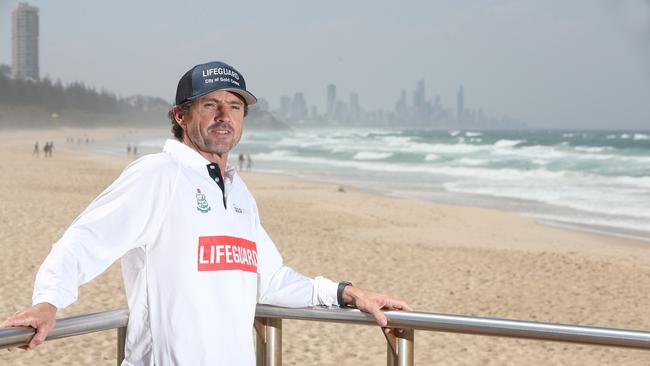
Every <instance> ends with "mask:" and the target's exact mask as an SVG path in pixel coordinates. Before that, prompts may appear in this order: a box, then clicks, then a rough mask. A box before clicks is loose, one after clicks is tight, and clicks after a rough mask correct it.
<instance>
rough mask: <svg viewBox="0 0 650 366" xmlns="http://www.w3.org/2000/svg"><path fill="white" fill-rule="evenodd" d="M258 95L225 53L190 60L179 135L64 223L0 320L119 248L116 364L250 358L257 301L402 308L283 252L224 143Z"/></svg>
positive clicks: (29, 320) (26, 318)
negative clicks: (120, 332) (122, 319)
mask: <svg viewBox="0 0 650 366" xmlns="http://www.w3.org/2000/svg"><path fill="white" fill-rule="evenodd" d="M256 101H257V99H256V98H255V96H253V94H251V93H250V92H248V91H247V90H246V83H245V81H244V78H243V76H242V75H241V74H240V73H239V72H238V71H237V70H235V69H234V68H233V67H231V66H229V65H227V64H225V63H222V62H210V63H206V64H201V65H197V66H195V67H193V68H192V69H190V70H189V71H188V72H187V73H185V74H184V75H183V76H182V77H181V79H180V81H179V83H178V88H177V91H176V102H175V105H174V106H173V108H172V110H171V111H170V113H169V116H170V118H171V121H172V131H173V133H174V136H175V137H176V141H174V140H168V141H167V143H166V144H165V147H164V150H163V152H162V153H159V154H153V155H147V156H144V157H142V158H141V159H139V160H137V161H135V162H133V163H132V164H131V165H129V166H128V167H127V168H126V169H125V170H124V172H123V173H122V174H121V175H120V177H119V178H118V179H117V180H116V181H115V182H113V184H111V185H110V186H109V187H108V188H107V189H106V190H105V191H104V192H103V193H102V194H100V195H99V197H97V198H96V199H95V201H93V202H92V203H91V204H90V206H89V207H88V208H87V209H86V210H85V211H84V212H83V213H82V214H81V215H80V216H79V217H78V218H77V219H76V220H75V221H74V222H73V223H72V225H71V226H70V227H69V228H68V230H66V232H65V233H64V234H63V237H62V238H61V239H60V240H59V242H58V243H57V244H55V245H54V246H53V248H52V251H51V252H50V254H49V255H48V257H47V258H46V259H45V261H44V263H43V265H42V266H41V268H40V270H39V271H38V274H37V276H36V283H35V288H34V296H33V304H34V305H33V306H32V307H31V308H27V309H25V310H23V311H21V312H18V313H16V314H15V315H14V316H12V317H10V318H9V319H7V320H6V321H5V322H4V323H3V324H2V326H30V327H33V328H35V329H36V330H37V332H36V334H35V336H34V337H33V338H32V340H31V341H30V342H29V344H28V345H26V348H28V349H31V348H34V347H36V346H37V345H39V344H40V343H42V342H43V341H44V339H45V337H46V336H47V333H48V332H49V331H50V329H51V328H52V326H53V325H54V321H55V315H56V311H57V309H60V308H63V307H66V306H68V305H70V304H71V303H72V302H74V301H75V300H76V298H77V289H78V286H79V285H80V284H83V283H85V282H88V281H90V280H91V279H92V278H94V277H95V276H97V275H98V274H100V273H101V272H102V271H104V270H105V269H106V268H108V267H109V266H110V264H111V263H112V262H113V261H114V260H116V259H117V258H121V261H122V274H123V278H124V285H125V290H126V295H127V301H128V305H129V311H130V316H129V324H128V330H127V337H126V349H125V356H126V359H125V361H124V363H123V365H159V366H160V365H253V364H254V363H255V356H254V352H253V342H252V337H251V334H250V332H251V329H252V325H253V319H254V315H255V305H256V303H265V304H272V305H279V306H292V307H301V306H311V305H340V306H344V305H350V306H354V307H357V308H359V309H361V310H363V311H366V312H368V313H370V314H372V315H373V316H374V317H375V319H376V320H377V323H378V324H379V325H381V326H386V325H387V320H386V317H385V316H384V314H383V312H382V311H381V309H407V310H408V309H409V307H408V305H407V304H406V303H404V302H403V301H400V300H396V299H392V298H390V297H388V296H386V295H382V294H378V293H374V292H370V291H367V290H363V289H360V288H356V287H353V286H351V285H350V284H349V283H347V282H341V283H335V282H332V281H330V280H328V279H326V278H323V277H316V278H315V279H310V278H307V277H305V276H303V275H301V274H299V273H297V272H295V271H293V270H292V269H291V268H289V267H286V266H284V265H283V264H282V257H281V256H280V254H279V253H278V251H277V249H276V247H275V245H274V244H273V242H272V241H271V239H270V238H269V236H268V235H267V234H266V232H265V231H264V228H263V227H262V225H261V224H260V220H259V215H258V211H257V205H256V203H255V200H254V199H253V197H252V196H251V194H250V192H249V191H248V189H247V188H246V186H245V185H244V183H243V182H242V180H241V179H240V177H239V175H238V174H237V172H236V169H234V168H233V167H228V168H227V167H226V166H227V162H228V154H229V153H230V151H231V150H232V148H233V147H235V145H236V144H237V143H238V142H239V139H240V138H241V134H242V128H243V123H244V116H245V115H246V113H247V110H248V106H250V105H252V104H254V103H255V102H256Z"/></svg>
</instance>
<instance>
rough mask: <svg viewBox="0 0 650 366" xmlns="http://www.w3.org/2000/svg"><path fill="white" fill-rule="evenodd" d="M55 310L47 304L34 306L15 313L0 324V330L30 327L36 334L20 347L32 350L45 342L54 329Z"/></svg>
mask: <svg viewBox="0 0 650 366" xmlns="http://www.w3.org/2000/svg"><path fill="white" fill-rule="evenodd" d="M56 311H57V308H56V307H55V306H54V305H52V304H50V303H47V302H42V303H39V304H36V305H34V306H32V307H29V308H27V309H23V310H20V311H17V312H16V313H15V314H14V315H12V316H10V317H8V318H7V320H5V321H4V322H2V323H0V328H4V327H32V328H34V329H36V334H34V336H33V337H32V339H31V340H30V341H29V343H28V344H26V345H24V346H20V348H22V349H26V350H27V349H33V348H34V347H36V346H38V345H40V344H41V343H43V342H44V341H45V338H46V337H47V335H48V333H50V330H52V327H54V322H55V321H56Z"/></svg>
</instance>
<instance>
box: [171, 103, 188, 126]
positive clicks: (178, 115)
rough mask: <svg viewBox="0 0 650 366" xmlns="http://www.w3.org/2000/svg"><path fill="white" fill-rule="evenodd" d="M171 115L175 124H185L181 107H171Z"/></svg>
mask: <svg viewBox="0 0 650 366" xmlns="http://www.w3.org/2000/svg"><path fill="white" fill-rule="evenodd" d="M172 114H173V115H174V120H176V123H178V124H179V125H181V126H183V125H184V124H185V121H184V120H185V118H184V117H185V114H184V113H183V110H182V109H181V107H179V106H177V105H175V106H173V107H172Z"/></svg>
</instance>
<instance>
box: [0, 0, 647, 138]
mask: <svg viewBox="0 0 650 366" xmlns="http://www.w3.org/2000/svg"><path fill="white" fill-rule="evenodd" d="M17 3H18V1H14V0H0V63H3V64H9V65H10V64H11V11H12V10H13V9H14V8H15V6H16V4H17ZM28 3H29V4H30V5H34V6H37V7H38V8H39V16H40V39H39V42H40V71H41V76H45V75H49V76H50V77H51V78H52V79H57V78H59V79H61V81H63V82H64V83H69V82H72V81H83V82H84V83H86V84H87V85H90V86H93V87H96V88H97V89H102V88H104V89H107V90H110V91H112V92H115V93H117V94H118V95H119V96H122V97H126V96H129V95H133V94H144V95H151V96H157V97H161V98H163V99H165V100H167V101H170V102H171V101H172V100H173V97H174V93H175V90H176V84H177V82H178V79H179V78H180V76H181V75H182V74H183V73H184V72H185V71H187V70H188V69H190V68H191V67H192V66H194V65H196V64H198V63H203V62H207V61H212V60H221V61H225V62H227V63H229V64H231V65H233V66H235V68H237V69H238V70H239V71H240V72H241V73H242V74H243V75H244V76H245V78H246V83H247V86H248V88H249V90H250V91H251V92H252V93H253V94H255V95H256V96H257V97H259V98H264V99H266V100H268V101H269V103H270V104H271V107H272V108H277V107H278V106H279V100H280V97H281V96H282V95H289V96H293V95H294V93H296V92H298V91H300V92H303V93H304V94H305V97H306V99H307V102H308V104H309V105H316V106H317V107H318V110H319V112H321V113H322V112H324V110H325V100H326V92H325V90H326V86H327V84H330V83H331V84H335V85H336V86H337V92H338V95H339V98H340V99H342V100H345V101H347V100H348V98H349V93H350V92H356V93H358V94H359V96H360V103H361V105H362V106H363V107H364V108H365V109H366V110H374V109H384V110H394V106H395V101H396V100H397V99H398V98H399V96H400V93H401V90H403V89H405V90H406V91H407V92H408V98H409V101H410V100H411V98H412V97H411V92H412V91H413V90H414V89H415V84H416V82H417V81H418V80H419V79H424V80H425V85H426V88H425V93H426V99H428V100H430V101H431V100H433V98H434V97H435V95H440V97H441V98H442V103H443V104H444V105H446V106H448V107H451V108H454V107H455V105H456V100H455V98H456V92H457V91H458V88H459V86H460V85H461V84H462V85H463V86H464V89H465V105H466V106H467V107H469V108H479V107H480V108H483V109H484V110H485V111H486V112H487V113H488V114H490V115H495V116H500V115H502V114H507V115H509V116H510V117H513V118H519V119H521V120H523V121H524V122H526V123H527V124H528V125H529V126H532V127H538V128H574V129H591V128H598V129H626V128H627V129H645V130H647V129H650V0H568V1H566V0H565V1H562V0H543V1H542V0H474V1H469V0H439V1H405V2H396V1H384V0H376V1H340V0H330V1H327V2H317V3H315V2H309V1H298V0H295V1H289V0H278V1H238V2H227V3H226V2H216V1H208V0H201V1H188V2H185V4H188V5H182V6H181V5H179V3H178V2H175V1H166V0H157V1H152V0H142V1H128V0H112V1H101V2H100V1H87V0H58V1H45V0H31V1H28Z"/></svg>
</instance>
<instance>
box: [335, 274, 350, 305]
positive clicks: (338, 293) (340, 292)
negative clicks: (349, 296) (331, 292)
mask: <svg viewBox="0 0 650 366" xmlns="http://www.w3.org/2000/svg"><path fill="white" fill-rule="evenodd" d="M348 286H352V282H348V281H341V282H339V287H338V288H337V290H336V300H338V302H339V307H342V308H345V307H347V304H346V303H345V301H343V290H344V289H345V288H346V287H348Z"/></svg>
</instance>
